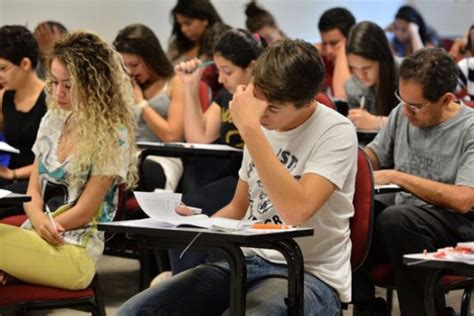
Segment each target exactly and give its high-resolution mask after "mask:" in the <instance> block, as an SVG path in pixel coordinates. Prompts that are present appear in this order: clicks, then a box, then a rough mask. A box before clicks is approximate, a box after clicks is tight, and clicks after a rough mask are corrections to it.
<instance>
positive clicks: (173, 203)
mask: <svg viewBox="0 0 474 316" xmlns="http://www.w3.org/2000/svg"><path fill="white" fill-rule="evenodd" d="M134 193H135V197H136V198H137V202H138V204H139V205H140V207H141V209H142V210H143V211H144V212H145V214H147V215H148V216H149V217H151V218H153V219H155V220H156V221H157V223H160V224H162V225H171V226H182V225H189V226H196V227H202V228H214V229H221V230H230V231H231V230H239V229H242V228H244V227H247V226H248V225H247V223H245V222H243V221H240V220H235V219H230V218H224V217H211V218H210V217H209V216H207V215H205V214H199V215H191V216H183V215H180V214H178V213H176V207H177V206H178V205H179V204H180V203H181V194H179V193H169V192H138V191H135V192H134Z"/></svg>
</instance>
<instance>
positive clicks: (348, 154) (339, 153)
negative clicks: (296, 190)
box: [239, 104, 357, 302]
mask: <svg viewBox="0 0 474 316" xmlns="http://www.w3.org/2000/svg"><path fill="white" fill-rule="evenodd" d="M263 131H264V133H265V136H266V137H267V139H268V141H269V142H270V144H271V146H272V148H273V151H274V153H275V154H276V155H277V157H279V159H280V161H281V162H282V164H284V165H285V167H286V168H287V169H288V170H289V171H290V173H291V174H292V175H293V176H294V177H295V178H296V179H299V178H301V177H302V176H303V174H305V173H314V174H318V175H320V176H322V177H324V178H326V179H328V180H329V181H331V182H332V183H333V184H334V185H335V186H336V190H335V191H334V193H333V194H332V195H331V197H330V198H329V200H328V201H327V202H326V203H325V204H324V205H323V207H321V208H320V209H319V210H318V211H317V212H316V213H315V214H314V216H313V217H311V218H310V219H309V220H308V221H307V222H305V223H304V224H303V225H301V226H302V227H312V228H314V232H315V233H314V236H312V237H305V238H296V239H295V240H296V242H297V243H298V245H299V246H300V247H301V251H302V253H303V256H304V266H305V271H307V272H309V273H312V274H313V275H315V276H316V277H318V278H319V279H321V280H322V281H324V282H325V283H327V284H328V285H329V286H331V287H332V288H333V289H335V290H336V291H337V292H338V294H339V298H340V299H341V301H343V302H350V301H351V264H350V257H351V241H350V228H349V219H350V218H351V217H352V216H353V214H354V209H353V206H352V199H353V194H354V185H355V174H356V168H357V136H356V133H355V129H354V126H353V125H352V124H351V123H350V121H349V120H348V119H346V118H345V117H343V116H342V115H340V114H339V113H337V112H336V111H334V110H332V109H329V108H327V107H326V106H324V105H321V104H318V105H317V107H316V109H315V111H314V112H313V114H312V115H311V116H310V117H309V118H308V120H307V121H306V122H304V123H303V124H302V125H300V126H298V127H297V128H295V129H293V130H290V131H286V132H278V131H269V130H266V129H263ZM239 176H240V178H241V179H242V180H243V181H245V182H247V184H248V186H249V200H250V205H249V209H248V210H247V213H246V215H245V218H246V219H254V220H255V219H259V220H263V221H266V222H272V223H283V220H282V219H281V218H280V216H279V215H278V213H277V212H276V210H275V209H274V208H273V205H272V203H271V201H270V199H269V197H268V195H267V193H266V192H265V188H264V187H263V184H262V182H261V181H260V179H259V176H258V174H257V172H256V169H255V165H254V164H253V162H252V158H251V157H250V155H249V152H248V151H247V149H246V148H245V149H244V157H243V161H242V168H241V169H240V171H239ZM317 193H318V189H317V188H314V194H317ZM296 211H297V210H295V212H296ZM245 254H246V255H255V254H256V255H259V256H261V257H262V258H265V259H267V260H269V261H271V262H274V263H280V264H286V260H285V258H284V257H283V256H282V255H281V253H279V252H278V251H275V250H268V249H245Z"/></svg>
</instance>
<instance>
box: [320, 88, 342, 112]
mask: <svg viewBox="0 0 474 316" xmlns="http://www.w3.org/2000/svg"><path fill="white" fill-rule="evenodd" d="M315 100H316V101H318V102H319V103H322V104H324V105H325V106H327V107H329V108H331V109H333V110H335V111H337V107H336V104H334V102H332V100H331V98H330V97H329V96H328V95H327V94H326V93H324V92H319V93H318V94H317V95H316V97H315Z"/></svg>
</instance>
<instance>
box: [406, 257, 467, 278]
mask: <svg viewBox="0 0 474 316" xmlns="http://www.w3.org/2000/svg"><path fill="white" fill-rule="evenodd" d="M433 255H434V253H427V254H423V253H416V254H407V255H404V256H403V263H404V264H405V265H408V266H413V267H415V266H416V267H424V268H433V269H447V270H452V271H455V272H457V273H460V274H463V275H466V276H470V277H474V264H472V263H467V262H463V261H458V260H453V259H449V258H444V259H439V258H436V257H434V256H433Z"/></svg>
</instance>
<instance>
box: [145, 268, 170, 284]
mask: <svg viewBox="0 0 474 316" xmlns="http://www.w3.org/2000/svg"><path fill="white" fill-rule="evenodd" d="M171 277H173V275H172V274H171V271H164V272H161V273H160V274H158V275H157V276H156V277H155V278H154V279H153V280H151V283H150V287H153V286H155V285H157V284H158V283H160V282H163V281H166V280H168V279H170V278H171Z"/></svg>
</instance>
